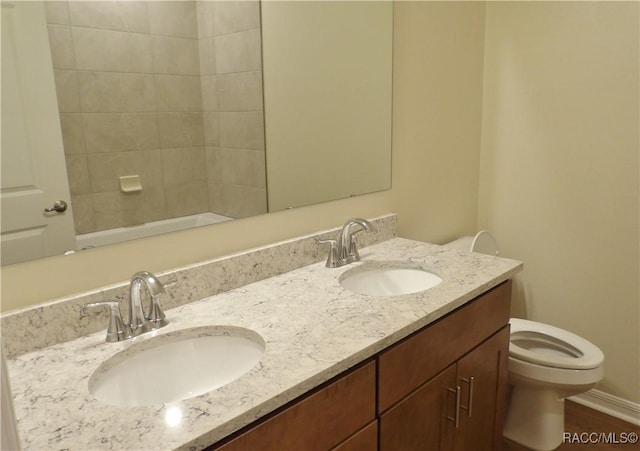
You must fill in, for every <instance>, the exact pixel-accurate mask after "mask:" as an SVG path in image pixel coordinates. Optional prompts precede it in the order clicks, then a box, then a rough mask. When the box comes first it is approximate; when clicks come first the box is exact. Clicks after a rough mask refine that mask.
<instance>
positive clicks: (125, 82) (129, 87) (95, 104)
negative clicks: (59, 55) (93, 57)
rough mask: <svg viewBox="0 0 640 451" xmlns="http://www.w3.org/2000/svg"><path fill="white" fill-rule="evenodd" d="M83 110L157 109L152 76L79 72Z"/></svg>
mask: <svg viewBox="0 0 640 451" xmlns="http://www.w3.org/2000/svg"><path fill="white" fill-rule="evenodd" d="M77 77H78V85H79V91H80V99H81V102H82V111H83V112H85V113H111V112H149V111H156V99H155V97H156V95H155V83H154V79H153V75H145V74H122V73H111V72H78V73H77Z"/></svg>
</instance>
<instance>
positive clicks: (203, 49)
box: [198, 37, 217, 75]
mask: <svg viewBox="0 0 640 451" xmlns="http://www.w3.org/2000/svg"><path fill="white" fill-rule="evenodd" d="M198 57H199V58H200V73H201V74H202V75H215V74H216V73H217V70H216V40H215V38H214V37H208V38H202V39H200V40H199V41H198Z"/></svg>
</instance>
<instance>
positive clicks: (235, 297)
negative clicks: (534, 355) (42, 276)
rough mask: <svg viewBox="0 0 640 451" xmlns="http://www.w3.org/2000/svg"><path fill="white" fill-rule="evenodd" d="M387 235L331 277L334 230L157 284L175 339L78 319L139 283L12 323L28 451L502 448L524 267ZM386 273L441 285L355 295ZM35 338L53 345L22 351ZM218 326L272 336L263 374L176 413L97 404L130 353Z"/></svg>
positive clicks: (390, 225) (100, 315)
mask: <svg viewBox="0 0 640 451" xmlns="http://www.w3.org/2000/svg"><path fill="white" fill-rule="evenodd" d="M373 222H374V223H375V225H376V229H377V230H378V232H377V233H376V234H367V235H371V236H362V238H363V239H362V241H363V247H361V249H360V256H361V258H362V261H361V262H358V263H352V264H350V265H346V266H344V267H342V268H334V269H330V268H326V267H325V264H324V258H325V257H326V255H325V254H324V250H322V251H320V252H319V250H318V245H317V242H316V240H317V239H318V238H327V237H335V234H336V233H337V231H336V230H330V231H323V232H320V233H318V234H313V235H309V236H306V237H301V238H298V239H294V240H289V241H287V242H283V243H277V244H274V245H273V246H266V247H263V248H259V249H254V250H250V251H247V252H243V253H239V254H234V255H232V256H229V257H225V258H222V259H216V260H212V261H209V262H202V263H199V264H196V265H192V266H189V267H187V268H179V269H176V270H173V271H168V272H166V273H164V274H158V276H159V278H160V280H162V282H163V283H165V285H166V286H167V290H168V291H169V293H168V296H167V299H166V300H164V301H163V307H164V308H165V313H166V318H167V319H168V321H169V325H167V326H166V327H164V328H162V329H159V330H157V331H154V332H153V333H151V334H146V335H142V336H139V337H137V338H135V339H133V340H129V341H124V342H118V343H106V342H105V341H104V339H105V328H106V321H107V317H106V312H97V311H96V312H93V311H92V312H91V316H89V317H82V318H81V319H79V318H80V316H81V315H80V311H81V306H82V305H83V304H84V303H86V302H95V301H96V300H105V298H107V297H114V296H115V297H116V298H118V297H121V296H122V293H123V292H124V290H125V288H126V286H125V285H124V284H118V285H115V286H111V287H104V288H102V289H100V290H96V291H94V292H91V293H84V294H81V295H77V296H72V297H69V298H65V299H60V300H55V301H52V302H51V303H48V304H47V305H44V306H39V307H37V308H34V309H27V310H24V311H20V312H10V313H9V314H5V315H4V316H3V318H2V326H3V340H4V342H5V344H6V346H7V352H8V354H9V359H10V360H9V361H8V368H9V374H10V377H11V383H12V389H13V392H14V404H15V410H16V417H17V420H18V431H19V433H20V437H21V441H22V446H23V449H25V450H28V449H33V450H39V449H62V448H67V449H140V448H141V447H142V448H146V449H193V450H197V449H209V448H210V449H223V450H226V451H228V450H234V449H252V448H253V449H255V448H261V449H265V448H268V447H269V444H273V448H276V449H305V450H312V449H318V450H328V449H339V450H342V451H345V450H349V449H372V450H373V449H380V450H385V449H411V448H421V449H465V448H467V449H468V445H465V443H467V444H468V443H473V447H474V448H476V449H480V448H482V449H489V448H491V447H492V446H493V445H492V444H495V443H498V442H497V441H498V440H499V438H500V436H501V431H502V422H501V420H502V417H503V413H504V412H503V409H504V395H505V388H506V359H507V348H508V326H507V323H508V318H509V303H510V293H511V282H510V281H509V279H510V278H511V277H512V276H513V275H514V274H515V273H517V272H518V271H520V270H521V268H522V264H521V263H520V262H517V261H514V260H509V259H504V258H497V257H492V256H487V255H482V254H472V253H466V252H458V251H455V250H452V249H448V248H445V247H441V246H437V245H432V244H428V243H422V242H416V241H411V240H406V239H402V238H394V237H393V236H394V234H395V217H393V218H392V217H383V218H378V220H376V221H373ZM367 240H369V241H368V242H367ZM321 260H322V261H321ZM314 262H315V263H314ZM381 264H383V265H386V266H388V267H389V266H391V267H394V266H398V267H400V266H406V265H410V266H411V267H412V268H416V267H417V268H423V269H425V270H427V271H430V272H432V273H434V274H437V275H438V276H439V277H440V278H442V282H441V283H439V284H438V285H436V286H434V287H433V288H430V289H428V290H426V291H421V292H417V293H412V294H405V295H398V296H370V295H363V294H357V293H354V292H352V291H350V290H348V289H345V288H344V287H342V286H341V284H340V281H341V277H343V275H344V274H345V273H346V272H347V271H350V270H353V269H354V268H357V267H359V266H361V267H363V268H365V267H368V266H370V265H381ZM291 265H295V266H296V267H295V268H291ZM141 269H143V268H141ZM250 274H252V275H253V277H254V279H253V280H252V279H251V276H250ZM260 279H262V280H260ZM172 282H173V284H172ZM54 320H56V321H54ZM60 321H62V323H64V325H63V326H60V324H61V323H60ZM26 325H32V326H33V325H36V326H37V327H39V328H40V329H41V331H44V332H42V333H41V334H39V335H45V337H40V336H39V335H38V336H36V334H34V336H33V340H19V339H17V338H16V337H20V336H21V335H20V333H21V331H25V330H26V329H27V328H28V327H25V326H26ZM211 326H215V327H218V328H229V329H233V328H244V329H248V330H250V331H252V333H254V334H256V335H257V336H260V337H261V339H262V340H263V342H264V354H263V355H262V357H261V359H260V361H259V362H258V364H257V365H256V366H255V367H253V368H252V369H251V370H249V371H248V372H247V373H245V374H244V375H242V376H241V377H239V378H237V379H236V380H234V381H232V382H230V383H228V384H226V385H224V386H222V387H220V388H218V389H216V390H214V391H211V392H208V393H205V394H202V395H200V396H196V397H192V398H189V399H183V400H178V401H172V402H166V403H156V404H151V405H141V406H132V407H122V406H117V405H110V404H108V403H105V402H102V401H98V400H97V399H95V397H94V396H92V395H91V393H90V392H89V389H88V386H89V381H90V380H91V378H92V375H94V373H95V372H96V370H97V369H98V368H100V366H101V365H102V364H103V363H104V362H105V361H108V360H109V359H110V358H113V357H114V356H116V355H118V353H120V352H125V351H126V350H127V349H130V348H131V349H133V348H132V347H133V346H139V345H140V344H141V343H142V344H144V342H145V341H146V340H149V341H151V340H156V339H158V338H160V337H162V336H163V335H168V334H177V335H179V334H180V333H182V331H184V330H187V329H189V330H193V329H194V328H206V327H211ZM70 330H72V331H73V333H75V334H76V335H78V336H77V337H71V338H69V337H68V336H67V335H64V334H70V333H71V332H70ZM47 331H49V332H47ZM96 331H97V332H96ZM45 332H47V333H45ZM29 333H31V332H29ZM38 340H39V341H38ZM29 341H38V344H37V345H33V344H29V343H28V342H29ZM185 371H188V369H185ZM469 441H470V442H469ZM256 444H259V446H258V445H256Z"/></svg>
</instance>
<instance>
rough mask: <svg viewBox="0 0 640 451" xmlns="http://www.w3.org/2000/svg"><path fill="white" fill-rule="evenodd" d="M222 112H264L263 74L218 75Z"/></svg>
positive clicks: (259, 72)
mask: <svg viewBox="0 0 640 451" xmlns="http://www.w3.org/2000/svg"><path fill="white" fill-rule="evenodd" d="M217 86H218V99H219V105H220V111H257V110H260V111H261V110H262V72H261V71H252V72H239V73H235V74H226V75H218V81H217Z"/></svg>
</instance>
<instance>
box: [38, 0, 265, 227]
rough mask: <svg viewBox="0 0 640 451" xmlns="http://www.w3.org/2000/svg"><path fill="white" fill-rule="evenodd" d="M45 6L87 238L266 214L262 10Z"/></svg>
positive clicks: (77, 211) (193, 5)
mask: <svg viewBox="0 0 640 451" xmlns="http://www.w3.org/2000/svg"><path fill="white" fill-rule="evenodd" d="M45 5H46V10H47V22H48V28H49V39H50V43H51V53H52V60H53V66H54V72H55V80H56V88H57V92H58V105H59V109H60V120H61V125H62V134H63V141H64V148H65V154H66V159H67V171H68V176H69V184H70V188H71V198H72V201H73V207H74V218H75V224H76V232H77V233H87V232H92V231H97V230H104V229H109V228H113V227H119V226H123V225H132V224H139V223H143V222H150V221H156V220H160V219H166V218H173V217H178V216H185V215H190V214H196V213H202V212H206V211H212V212H214V213H218V214H221V215H224V216H230V217H234V218H237V217H244V216H251V215H255V214H260V213H265V212H266V180H265V158H264V121H263V109H262V72H261V52H260V15H259V4H258V2H253V1H249V2H245V1H238V2H234V1H230V2H218V1H215V2H212V1H97V2H96V1H69V2H67V1H56V2H45ZM133 174H138V175H140V178H141V182H142V186H143V190H142V191H141V192H135V193H124V192H122V191H121V190H120V185H119V177H120V176H126V175H133Z"/></svg>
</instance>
